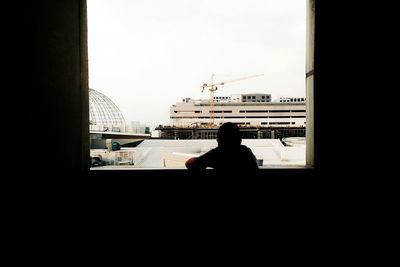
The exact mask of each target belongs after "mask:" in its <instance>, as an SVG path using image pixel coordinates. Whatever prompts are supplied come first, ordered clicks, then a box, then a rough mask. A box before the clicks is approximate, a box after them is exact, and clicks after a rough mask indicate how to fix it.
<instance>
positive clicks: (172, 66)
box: [87, 0, 306, 127]
mask: <svg viewBox="0 0 400 267" xmlns="http://www.w3.org/2000/svg"><path fill="white" fill-rule="evenodd" d="M87 6H88V50H89V87H90V88H93V89H96V90H98V91H99V92H101V93H103V94H105V95H107V96H108V97H109V98H110V99H111V100H113V101H114V102H115V103H116V105H117V106H118V107H119V108H120V110H121V112H122V114H123V115H124V117H125V120H126V121H127V122H129V121H140V122H142V123H145V124H147V125H149V126H152V127H153V126H154V125H158V124H164V125H165V124H168V123H169V107H170V106H171V105H173V104H175V103H176V102H178V101H181V100H182V98H185V97H190V98H194V99H208V98H209V91H208V90H205V91H204V92H203V93H201V85H202V84H203V83H209V82H210V79H211V74H212V73H215V78H214V80H215V81H216V82H219V81H225V80H231V79H236V78H240V77H244V76H248V75H254V74H260V73H263V74H264V75H263V76H261V77H257V78H251V79H246V80H242V81H237V82H232V83H227V84H226V85H225V86H224V88H222V89H221V90H220V89H219V90H218V91H216V93H215V95H226V96H229V95H231V94H239V93H267V94H272V99H277V98H279V97H280V96H288V97H304V96H305V64H306V63H305V51H306V1H305V0H274V1H272V0H140V1H139V0H112V1H111V0H87Z"/></svg>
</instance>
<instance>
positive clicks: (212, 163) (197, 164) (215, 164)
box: [185, 122, 258, 173]
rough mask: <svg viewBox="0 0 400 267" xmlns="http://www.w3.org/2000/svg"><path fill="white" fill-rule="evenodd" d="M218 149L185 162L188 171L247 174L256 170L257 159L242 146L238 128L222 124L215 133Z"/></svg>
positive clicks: (248, 149) (230, 124)
mask: <svg viewBox="0 0 400 267" xmlns="http://www.w3.org/2000/svg"><path fill="white" fill-rule="evenodd" d="M217 142H218V147H216V148H214V149H212V150H210V151H208V152H207V153H205V154H203V155H201V156H199V157H192V158H190V159H188V160H187V161H186V162H185V165H186V168H188V169H189V170H204V169H206V168H207V167H211V168H213V169H215V170H216V171H222V172H225V173H227V172H231V173H232V172H241V171H244V172H248V171H255V170H257V169H258V165H257V159H256V157H255V156H254V154H253V152H252V151H251V149H250V148H248V147H247V146H245V145H242V144H241V143H242V138H241V137H240V130H239V127H238V126H237V125H236V124H234V123H231V122H227V123H224V124H223V125H221V127H220V128H219V129H218V133H217Z"/></svg>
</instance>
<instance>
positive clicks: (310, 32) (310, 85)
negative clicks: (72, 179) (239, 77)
mask: <svg viewBox="0 0 400 267" xmlns="http://www.w3.org/2000/svg"><path fill="white" fill-rule="evenodd" d="M80 3H81V5H80V18H79V19H80V22H81V23H80V31H81V32H80V36H81V38H80V52H81V90H82V92H81V94H82V98H81V99H82V102H81V108H82V112H83V113H84V114H86V116H84V118H86V119H83V120H82V131H81V136H82V140H85V141H84V142H83V146H82V153H81V158H82V169H83V170H85V171H89V172H90V173H91V174H93V175H94V176H98V173H99V172H105V173H110V170H101V169H91V168H90V134H89V74H88V68H89V67H88V45H87V31H88V29H87V1H86V0H81V1H80ZM306 42H307V43H306V73H305V81H306V99H305V101H306V121H307V127H306V164H305V165H304V166H277V167H276V168H270V167H267V168H260V170H261V172H262V173H264V172H269V171H270V170H272V169H273V170H277V169H281V170H285V172H286V170H288V171H289V172H290V171H292V170H294V169H314V168H315V136H314V133H315V131H314V112H315V110H314V75H315V74H314V51H315V0H306ZM250 97H251V96H243V98H245V99H244V100H246V99H247V98H250ZM268 99H269V97H268ZM111 172H112V173H113V175H114V172H115V173H117V172H118V173H121V172H135V173H141V174H143V175H145V174H146V173H148V174H149V175H153V174H168V175H169V174H171V172H185V173H186V172H187V170H186V169H184V168H176V169H170V168H168V169H163V168H159V169H151V168H140V169H139V168H138V169H133V168H132V169H115V170H112V171H111ZM210 173H212V170H210Z"/></svg>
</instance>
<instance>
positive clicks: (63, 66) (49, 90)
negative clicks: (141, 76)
mask: <svg viewBox="0 0 400 267" xmlns="http://www.w3.org/2000/svg"><path fill="white" fill-rule="evenodd" d="M316 12H317V14H316V23H317V26H316V50H317V49H318V50H319V51H321V50H323V49H324V43H323V42H322V41H320V39H319V35H320V34H321V32H322V30H321V27H320V26H318V22H319V18H320V15H319V13H318V12H319V11H318V7H317V10H316ZM7 13H9V14H11V16H10V17H11V18H10V19H9V20H8V22H7V24H6V28H7V29H8V30H9V31H8V34H9V36H8V38H7V44H8V45H9V48H8V50H7V51H8V53H7V54H8V57H9V59H10V61H9V62H10V64H9V68H8V70H7V71H8V72H7V74H8V75H7V76H8V81H9V84H10V88H11V90H10V91H12V98H9V99H6V100H8V102H9V104H10V105H11V106H12V107H13V110H12V112H13V114H15V115H16V118H17V119H12V120H11V122H10V127H15V128H17V129H18V133H15V134H14V135H13V138H10V139H8V140H9V142H8V149H9V151H13V152H12V155H13V157H15V158H17V159H18V160H19V159H20V156H19V155H20V154H21V153H22V154H23V158H24V162H23V163H21V162H19V161H16V162H14V164H15V166H14V167H15V172H20V171H24V170H26V169H29V171H30V172H31V173H34V172H37V173H39V174H40V175H42V176H50V177H51V178H50V179H51V183H50V188H52V186H53V185H54V188H62V187H64V186H65V185H67V186H70V187H73V188H80V189H82V190H87V189H88V181H89V176H88V166H89V164H88V157H89V152H88V145H89V136H88V128H87V127H88V110H87V106H88V105H83V104H82V103H88V90H87V87H88V77H87V69H86V67H87V64H86V61H87V51H86V49H87V48H86V23H85V20H86V9H85V1H80V0H65V1H61V0H59V1H51V0H48V1H43V0H42V1H32V3H30V2H28V3H24V4H22V3H17V4H8V6H7ZM322 63H323V59H322V56H320V54H319V52H317V55H316V58H315V75H316V77H317V78H316V80H315V87H316V89H315V90H316V92H315V97H316V100H315V105H316V108H315V111H316V115H315V126H316V130H315V134H316V145H315V149H316V162H318V164H317V166H316V170H317V171H310V170H308V171H304V170H299V171H296V170H289V171H288V170H283V171H282V172H280V171H279V170H274V171H271V172H268V171H265V172H264V173H262V174H261V175H260V176H259V177H260V178H263V177H264V178H267V179H268V178H277V179H281V178H285V177H286V178H291V179H298V178H303V179H307V178H310V177H311V178H315V177H317V176H319V177H322V176H321V174H323V172H322V170H323V168H325V167H327V166H328V165H329V162H328V161H327V160H325V159H324V156H327V155H330V153H328V152H326V150H325V149H326V147H325V145H327V144H328V143H327V142H326V141H324V140H326V139H324V138H323V134H324V131H323V130H322V128H323V127H324V126H323V125H324V122H325V120H326V116H328V118H329V119H331V118H332V117H329V114H330V111H329V110H330V106H332V105H335V106H336V104H337V103H336V100H335V101H334V100H329V98H327V97H325V96H327V95H328V94H330V92H326V93H323V90H322V88H323V87H324V86H325V85H326V83H325V84H324V82H325V81H329V80H330V77H324V75H326V74H327V73H326V72H325V73H324V69H323V67H324V64H322ZM321 67H322V68H321ZM318 77H321V78H318ZM16 139H18V142H19V143H18V144H19V146H18V149H19V150H17V149H15V146H14V144H15V143H14V141H15V140H16ZM20 140H23V142H22V143H21V142H20ZM332 159H334V158H333V157H332V156H331V157H329V156H328V160H332ZM97 175H98V176H99V175H100V176H99V177H100V178H101V179H100V178H99V179H98V180H97V181H100V182H101V184H97V188H100V189H101V190H103V192H104V190H107V188H108V187H109V185H108V184H107V183H110V184H112V185H111V187H112V188H113V189H114V190H117V189H118V188H122V187H124V188H126V187H127V186H128V187H129V186H135V185H136V182H135V181H134V179H137V178H145V179H147V178H149V179H154V178H157V177H162V178H164V177H172V178H174V177H179V178H182V177H185V178H190V175H189V174H187V173H186V172H185V171H180V172H179V173H173V172H163V171H159V172H157V171H152V172H151V173H146V172H145V171H140V172H130V173H120V172H119V173H118V175H116V174H113V173H109V172H107V173H102V174H97ZM61 176H62V177H64V178H63V179H61V180H60V179H58V177H61ZM94 176H96V174H94ZM91 177H93V175H92V176H91ZM122 177H124V178H122ZM113 178H116V179H117V180H116V179H113ZM126 178H130V180H129V179H126ZM60 181H61V182H60ZM46 182H47V185H48V184H49V183H48V180H47V179H46ZM92 182H93V179H92ZM296 183H298V182H296Z"/></svg>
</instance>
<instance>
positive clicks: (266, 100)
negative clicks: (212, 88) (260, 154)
mask: <svg viewBox="0 0 400 267" xmlns="http://www.w3.org/2000/svg"><path fill="white" fill-rule="evenodd" d="M303 99H304V98H303ZM221 100H223V101H214V116H213V117H214V124H215V125H217V126H218V125H221V124H223V123H224V122H233V123H236V124H238V125H240V126H252V127H295V128H298V127H305V125H306V103H305V99H304V101H300V100H301V99H299V101H297V99H296V101H289V102H286V101H282V102H281V101H280V102H271V95H267V94H243V95H241V96H240V97H238V96H237V95H235V96H231V97H229V98H226V97H225V98H222V99H221ZM210 121H211V113H210V103H209V100H192V99H190V98H185V99H183V101H182V102H178V103H176V104H175V105H173V106H171V107H170V125H171V126H173V127H194V126H203V125H208V124H210Z"/></svg>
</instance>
